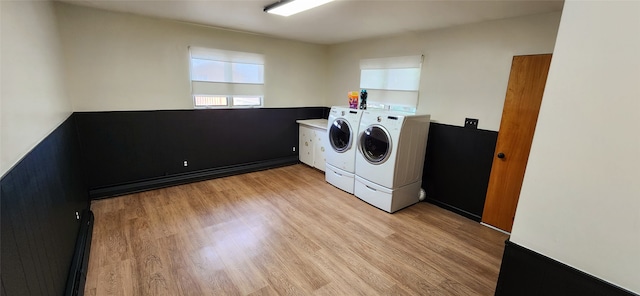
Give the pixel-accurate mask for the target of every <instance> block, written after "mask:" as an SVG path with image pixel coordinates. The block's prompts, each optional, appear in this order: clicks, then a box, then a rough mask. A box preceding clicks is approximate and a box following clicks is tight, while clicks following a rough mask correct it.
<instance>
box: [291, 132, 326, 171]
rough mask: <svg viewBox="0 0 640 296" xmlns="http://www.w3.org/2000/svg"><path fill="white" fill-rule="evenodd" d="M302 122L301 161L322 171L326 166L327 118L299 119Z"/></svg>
mask: <svg viewBox="0 0 640 296" xmlns="http://www.w3.org/2000/svg"><path fill="white" fill-rule="evenodd" d="M297 122H298V123H299V124H300V131H299V143H298V147H299V148H298V149H299V150H298V155H299V158H300V161H301V162H302V163H305V164H307V165H309V166H312V167H315V168H317V169H319V170H321V171H324V168H325V162H326V159H325V153H324V151H325V149H326V148H325V147H326V146H325V143H324V142H325V141H326V139H325V138H326V137H327V120H326V119H309V120H298V121H297Z"/></svg>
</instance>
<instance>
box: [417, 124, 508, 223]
mask: <svg viewBox="0 0 640 296" xmlns="http://www.w3.org/2000/svg"><path fill="white" fill-rule="evenodd" d="M497 138H498V133H497V132H494V131H487V130H479V129H472V128H464V127H459V126H452V125H446V124H440V123H431V125H430V127H429V139H428V140H427V152H426V156H425V166H424V173H423V177H422V187H423V188H424V189H425V191H426V193H427V199H426V200H427V201H428V202H431V203H434V204H436V205H439V206H441V207H443V208H446V209H449V210H451V211H453V212H456V213H458V214H461V215H463V216H465V217H468V218H470V219H473V220H476V221H480V218H481V216H482V210H483V208H484V201H485V196H486V194H487V185H488V184H489V175H490V174H491V164H492V161H493V153H494V150H495V147H496V141H497Z"/></svg>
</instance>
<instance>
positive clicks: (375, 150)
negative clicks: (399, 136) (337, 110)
mask: <svg viewBox="0 0 640 296" xmlns="http://www.w3.org/2000/svg"><path fill="white" fill-rule="evenodd" d="M360 151H361V152H362V155H363V156H364V158H365V159H366V160H367V161H368V162H370V163H372V164H381V163H384V162H385V161H386V160H387V158H389V155H390V154H391V137H390V136H389V133H388V132H387V130H385V129H384V128H383V127H382V126H379V125H370V126H369V127H367V129H365V130H364V131H363V132H362V135H361V136H360Z"/></svg>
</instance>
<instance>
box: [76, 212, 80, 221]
mask: <svg viewBox="0 0 640 296" xmlns="http://www.w3.org/2000/svg"><path fill="white" fill-rule="evenodd" d="M76 220H80V213H78V212H76Z"/></svg>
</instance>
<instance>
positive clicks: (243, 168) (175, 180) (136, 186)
mask: <svg viewBox="0 0 640 296" xmlns="http://www.w3.org/2000/svg"><path fill="white" fill-rule="evenodd" d="M296 163H299V160H298V156H297V155H295V156H290V157H283V158H277V159H271V160H265V161H257V162H251V163H244V164H238V165H232V166H225V167H219V168H212V169H206V170H199V171H193V172H188V173H183V174H177V175H170V176H164V177H160V178H154V179H149V180H143V181H138V182H131V183H127V184H120V185H115V186H108V187H103V188H98V189H92V190H89V197H90V198H91V199H101V198H107V197H113V196H118V195H124V194H131V193H136V192H142V191H147V190H152V189H159V188H164V187H169V186H175V185H180V184H186V183H192V182H198V181H204V180H209V179H214V178H220V177H227V176H232V175H238V174H244V173H249V172H255V171H261V170H266V169H271V168H276V167H281V166H286V165H292V164H296Z"/></svg>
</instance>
